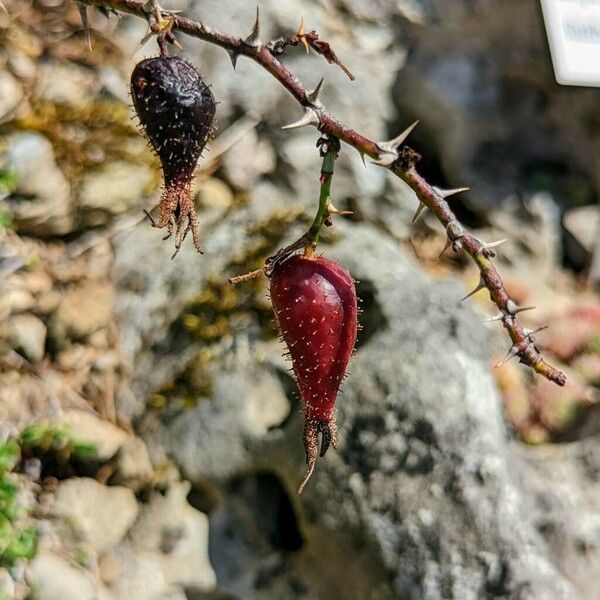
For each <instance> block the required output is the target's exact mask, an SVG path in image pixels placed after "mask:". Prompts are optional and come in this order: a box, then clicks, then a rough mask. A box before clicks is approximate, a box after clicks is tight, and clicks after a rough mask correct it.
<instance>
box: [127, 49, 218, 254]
mask: <svg viewBox="0 0 600 600" xmlns="http://www.w3.org/2000/svg"><path fill="white" fill-rule="evenodd" d="M131 96H132V98H133V105H134V107H135V110H136V113H137V115H138V117H139V119H140V123H141V125H142V128H143V130H144V133H145V134H146V136H147V138H148V140H149V141H150V144H151V145H152V147H153V148H154V151H155V152H156V154H157V155H158V157H159V159H160V162H161V165H162V170H163V174H164V181H165V189H164V191H163V194H162V197H161V201H160V214H159V217H158V220H157V221H156V222H154V223H153V224H154V226H155V227H161V228H163V227H166V228H167V230H168V236H167V237H169V236H170V235H171V234H172V233H173V230H174V228H175V254H176V253H177V251H178V250H179V248H180V246H181V244H182V242H183V240H184V239H185V237H186V235H187V234H188V232H189V231H191V232H192V237H193V240H194V245H195V246H196V248H197V249H198V251H200V244H199V239H198V231H197V222H196V211H195V209H194V202H193V198H192V192H191V184H192V180H193V178H194V171H195V169H196V164H197V162H198V159H199V158H200V155H201V153H202V150H203V149H204V146H205V145H206V142H207V141H208V139H209V137H210V135H211V133H212V122H213V118H214V115H215V99H214V98H213V95H212V92H211V91H210V88H209V87H208V86H207V85H206V84H205V83H204V81H202V78H201V77H200V74H199V73H198V71H197V70H196V69H195V68H194V67H193V66H192V65H191V64H189V63H188V62H186V61H185V60H183V59H181V58H178V57H176V56H164V57H163V56H161V57H156V58H148V59H146V60H143V61H141V62H140V63H138V64H137V65H136V67H135V69H134V70H133V73H132V74H131Z"/></svg>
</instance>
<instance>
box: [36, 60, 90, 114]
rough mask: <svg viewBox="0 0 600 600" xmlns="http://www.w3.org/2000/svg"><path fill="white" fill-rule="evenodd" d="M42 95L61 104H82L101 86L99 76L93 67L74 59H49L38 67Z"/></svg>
mask: <svg viewBox="0 0 600 600" xmlns="http://www.w3.org/2000/svg"><path fill="white" fill-rule="evenodd" d="M38 75H39V78H38V79H39V80H38V88H39V93H40V94H41V96H42V97H43V98H44V99H46V100H49V101H51V102H57V103H60V104H75V105H77V104H80V103H81V99H82V98H86V97H90V96H91V95H93V94H94V93H95V92H96V91H97V90H98V88H99V80H98V76H97V75H96V74H95V73H94V71H93V70H92V69H89V68H86V67H84V66H80V65H77V64H75V63H74V62H72V61H68V62H67V61H61V62H58V61H48V62H44V63H42V64H40V65H39V67H38Z"/></svg>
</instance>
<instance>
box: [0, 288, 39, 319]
mask: <svg viewBox="0 0 600 600" xmlns="http://www.w3.org/2000/svg"><path fill="white" fill-rule="evenodd" d="M34 304H35V300H34V299H33V296H32V295H31V293H30V292H29V291H28V290H27V289H26V288H25V287H23V286H19V285H14V286H12V285H10V284H6V285H4V286H3V290H2V293H1V294H0V306H2V309H3V310H4V309H5V310H7V311H8V312H9V313H20V312H25V311H26V310H29V309H30V308H32V307H33V306H34Z"/></svg>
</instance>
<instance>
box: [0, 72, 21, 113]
mask: <svg viewBox="0 0 600 600" xmlns="http://www.w3.org/2000/svg"><path fill="white" fill-rule="evenodd" d="M22 99H23V90H22V89H21V86H20V85H19V83H18V82H17V80H16V79H15V78H14V77H13V76H12V75H11V74H10V73H9V72H8V71H0V122H2V121H3V120H4V119H5V118H6V117H8V116H9V115H10V114H11V113H12V112H13V111H14V110H15V109H16V108H17V107H18V106H19V103H20V102H21V100H22Z"/></svg>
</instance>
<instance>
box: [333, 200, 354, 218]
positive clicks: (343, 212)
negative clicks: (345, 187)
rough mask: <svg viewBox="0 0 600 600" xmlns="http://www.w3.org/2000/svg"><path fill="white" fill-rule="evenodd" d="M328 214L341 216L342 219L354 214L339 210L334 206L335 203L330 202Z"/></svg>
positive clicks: (349, 211)
mask: <svg viewBox="0 0 600 600" xmlns="http://www.w3.org/2000/svg"><path fill="white" fill-rule="evenodd" d="M327 212H328V213H329V214H330V215H340V216H342V217H343V216H347V215H353V214H354V213H353V212H352V211H351V210H340V209H339V208H336V207H335V205H334V204H333V202H330V203H329V204H328V205H327Z"/></svg>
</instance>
